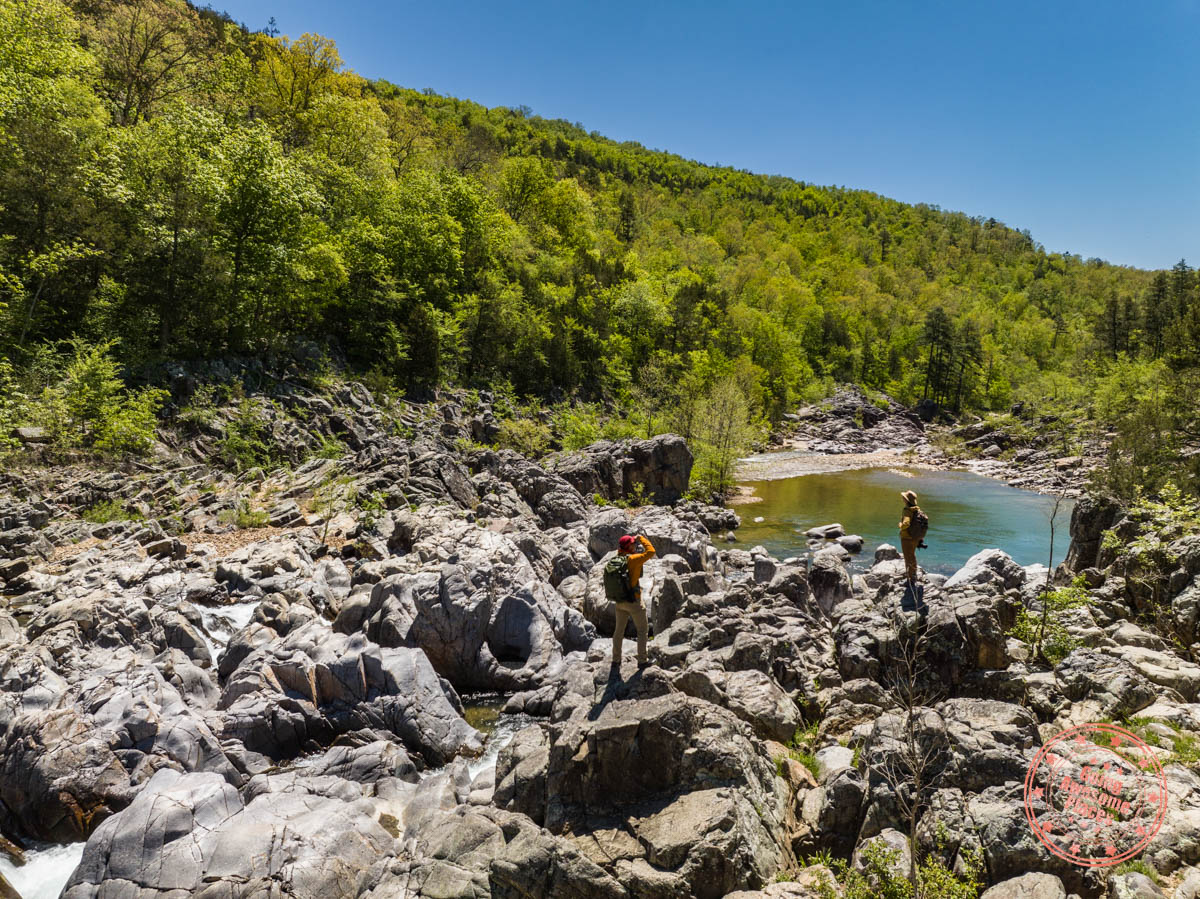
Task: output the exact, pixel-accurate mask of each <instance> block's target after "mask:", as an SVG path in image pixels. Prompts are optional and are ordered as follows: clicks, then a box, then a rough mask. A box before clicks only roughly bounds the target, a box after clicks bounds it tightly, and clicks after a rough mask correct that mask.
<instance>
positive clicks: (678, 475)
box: [551, 434, 693, 505]
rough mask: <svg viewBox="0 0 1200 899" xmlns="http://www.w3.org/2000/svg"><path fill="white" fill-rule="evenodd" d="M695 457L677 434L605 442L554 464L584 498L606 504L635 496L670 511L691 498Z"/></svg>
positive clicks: (574, 453)
mask: <svg viewBox="0 0 1200 899" xmlns="http://www.w3.org/2000/svg"><path fill="white" fill-rule="evenodd" d="M692 461H693V460H692V453H691V450H689V449H688V446H687V442H686V441H685V440H684V439H683V438H682V437H679V436H677V435H675V434H659V435H658V436H657V437H653V438H651V439H649V440H633V441H624V442H613V441H602V442H600V443H593V444H592V445H591V446H587V447H584V448H583V449H582V450H579V451H577V452H572V453H569V454H564V455H561V456H559V457H558V458H557V459H556V460H554V461H553V462H552V463H551V467H552V469H553V471H554V472H555V473H556V474H559V475H561V476H562V477H564V478H566V479H567V480H568V481H569V482H570V483H571V485H572V486H573V487H574V488H575V489H576V490H578V491H579V492H580V493H582V494H583V495H584V496H593V495H598V496H601V497H603V498H604V499H607V500H615V499H622V498H624V497H628V496H635V495H637V494H638V492H639V490H640V492H641V495H642V496H643V497H645V498H646V499H648V500H650V501H652V502H654V503H658V504H660V505H666V504H669V503H673V502H675V501H676V500H678V499H679V498H680V497H681V496H683V494H684V493H686V492H687V489H688V482H689V480H690V478H691V474H692Z"/></svg>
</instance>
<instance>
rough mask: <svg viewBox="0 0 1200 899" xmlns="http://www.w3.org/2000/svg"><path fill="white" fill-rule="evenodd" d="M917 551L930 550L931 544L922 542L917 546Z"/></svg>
mask: <svg viewBox="0 0 1200 899" xmlns="http://www.w3.org/2000/svg"><path fill="white" fill-rule="evenodd" d="M917 549H929V544H928V543H926V542H925V541H924V540H922V541H921V542H920V543H918V544H917Z"/></svg>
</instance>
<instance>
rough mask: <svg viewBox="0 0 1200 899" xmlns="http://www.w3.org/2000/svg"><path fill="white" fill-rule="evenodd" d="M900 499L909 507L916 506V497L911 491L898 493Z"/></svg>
mask: <svg viewBox="0 0 1200 899" xmlns="http://www.w3.org/2000/svg"><path fill="white" fill-rule="evenodd" d="M900 498H901V499H902V500H904V501H905V502H906V503H908V504H909V505H910V506H915V505H916V504H917V495H916V494H915V493H913V492H912V491H911V490H902V491H901V492H900Z"/></svg>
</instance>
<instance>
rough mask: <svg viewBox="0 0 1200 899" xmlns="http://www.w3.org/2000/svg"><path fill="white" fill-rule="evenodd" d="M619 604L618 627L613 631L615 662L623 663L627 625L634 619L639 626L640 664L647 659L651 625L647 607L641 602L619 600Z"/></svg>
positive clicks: (634, 624)
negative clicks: (648, 636)
mask: <svg viewBox="0 0 1200 899" xmlns="http://www.w3.org/2000/svg"><path fill="white" fill-rule="evenodd" d="M616 605H617V629H616V630H615V631H613V663H614V664H616V665H619V664H621V644H622V643H623V642H624V640H625V625H626V624H628V623H629V619H630V618H632V619H633V626H634V627H636V628H637V641H638V664H639V665H641V664H643V663H645V661H646V634H647V632H648V631H649V630H650V625H649V623H648V622H647V621H646V607H645V606H644V605H642V604H641V603H640V602H619V603H617V604H616Z"/></svg>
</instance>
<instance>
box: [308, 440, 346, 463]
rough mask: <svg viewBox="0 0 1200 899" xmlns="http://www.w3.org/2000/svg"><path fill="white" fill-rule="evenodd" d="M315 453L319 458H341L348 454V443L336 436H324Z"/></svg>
mask: <svg viewBox="0 0 1200 899" xmlns="http://www.w3.org/2000/svg"><path fill="white" fill-rule="evenodd" d="M315 455H316V457H317V458H318V459H340V458H342V456H344V455H346V444H344V443H342V441H340V440H338V439H337V438H336V437H322V438H321V445H320V446H319V447H317V451H316V453H315Z"/></svg>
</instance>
